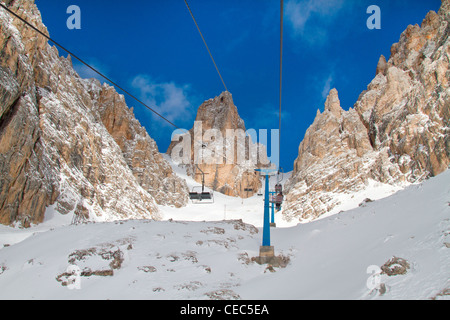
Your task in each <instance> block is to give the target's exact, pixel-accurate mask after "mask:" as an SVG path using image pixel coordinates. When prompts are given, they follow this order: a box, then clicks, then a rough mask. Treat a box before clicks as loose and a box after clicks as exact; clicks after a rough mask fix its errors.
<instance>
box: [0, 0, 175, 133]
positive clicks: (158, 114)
mask: <svg viewBox="0 0 450 320" xmlns="http://www.w3.org/2000/svg"><path fill="white" fill-rule="evenodd" d="M0 6H1V7H2V8H3V9H5V10H6V11H7V12H9V13H10V14H12V15H13V16H14V17H16V18H17V19H19V20H20V21H22V22H23V23H25V24H26V25H27V26H29V27H30V28H32V29H33V30H34V31H36V32H37V33H39V34H40V35H42V36H43V37H45V38H46V39H47V40H48V41H51V42H52V43H53V44H55V45H56V46H57V47H59V48H61V49H62V50H64V51H65V52H67V53H68V54H70V55H71V56H72V57H73V58H75V59H76V60H78V61H79V62H81V63H82V64H83V65H85V66H86V67H88V68H89V69H90V70H92V71H94V72H95V73H96V74H98V75H99V76H101V77H102V78H103V79H105V80H106V81H108V82H109V83H111V84H112V85H114V86H116V87H117V88H118V89H120V90H121V91H122V92H124V93H125V94H126V95H128V96H129V97H131V98H132V99H134V100H136V101H137V102H138V103H140V104H141V105H143V106H144V107H145V108H147V109H148V110H150V111H151V112H153V113H154V114H155V115H157V116H158V117H160V118H161V119H163V120H164V121H166V122H167V123H169V124H170V125H171V126H173V127H175V128H177V129H180V128H179V127H178V126H177V125H175V124H174V123H173V122H172V121H170V120H169V119H167V118H166V117H164V116H163V115H162V114H160V113H159V112H157V111H156V110H154V109H153V108H152V107H150V106H148V105H147V104H146V103H145V102H143V101H142V100H140V99H139V98H137V97H136V96H135V95H133V94H132V93H130V92H128V90H125V89H124V88H123V87H122V86H120V85H118V84H117V83H116V82H115V81H113V80H111V79H110V78H108V77H107V76H105V75H104V74H103V73H101V72H100V71H98V70H97V69H96V68H94V67H92V66H91V65H90V64H88V63H87V62H85V61H84V60H83V59H81V58H80V57H78V56H77V55H75V54H74V53H73V52H71V51H70V50H68V49H66V48H65V47H64V46H62V45H61V44H59V43H58V42H56V41H55V40H54V39H52V38H51V37H50V36H48V35H46V34H45V33H43V32H42V31H41V30H39V29H38V28H36V27H35V26H33V25H32V24H31V23H29V22H28V21H26V20H25V19H23V18H22V17H21V16H19V15H17V14H16V13H15V12H14V11H12V10H10V9H9V8H8V7H6V6H5V5H3V4H2V3H0Z"/></svg>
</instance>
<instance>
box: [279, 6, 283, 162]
mask: <svg viewBox="0 0 450 320" xmlns="http://www.w3.org/2000/svg"><path fill="white" fill-rule="evenodd" d="M280 13H281V17H280V101H279V102H280V110H279V120H278V121H279V123H278V125H279V129H278V130H279V131H278V139H279V144H278V147H279V149H280V150H281V116H282V113H281V112H282V98H283V16H284V1H283V0H281V6H280ZM278 161H279V165H278V169H279V170H280V167H281V151H280V156H279V159H278Z"/></svg>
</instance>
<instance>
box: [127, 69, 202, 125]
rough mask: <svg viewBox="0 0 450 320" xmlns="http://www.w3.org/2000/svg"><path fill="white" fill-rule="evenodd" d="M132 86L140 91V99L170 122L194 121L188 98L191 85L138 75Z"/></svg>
mask: <svg viewBox="0 0 450 320" xmlns="http://www.w3.org/2000/svg"><path fill="white" fill-rule="evenodd" d="M132 86H133V87H135V88H136V89H138V90H139V97H140V99H142V100H143V101H144V102H145V103H146V104H147V105H148V106H149V107H151V108H152V109H154V110H155V111H156V112H158V113H159V114H161V115H162V116H164V117H165V118H166V119H168V120H169V121H171V122H177V121H179V122H182V123H186V121H191V120H192V119H191V118H192V116H193V108H192V104H191V103H190V102H189V98H188V92H189V89H190V86H189V85H181V86H180V85H177V84H176V83H174V82H157V81H154V80H153V79H152V78H151V77H150V76H148V75H138V76H136V77H135V78H134V79H133V81H132ZM155 116H156V115H155ZM158 119H161V118H159V117H158ZM161 120H162V119H161Z"/></svg>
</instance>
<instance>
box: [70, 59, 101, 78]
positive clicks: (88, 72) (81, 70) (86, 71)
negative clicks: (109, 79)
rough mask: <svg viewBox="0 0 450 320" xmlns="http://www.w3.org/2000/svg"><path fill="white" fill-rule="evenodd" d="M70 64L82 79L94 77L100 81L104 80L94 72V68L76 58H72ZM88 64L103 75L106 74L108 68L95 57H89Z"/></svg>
mask: <svg viewBox="0 0 450 320" xmlns="http://www.w3.org/2000/svg"><path fill="white" fill-rule="evenodd" d="M72 64H73V68H74V69H75V71H76V72H77V73H78V75H79V76H80V77H81V78H82V79H90V78H95V79H97V80H99V81H100V82H102V83H103V82H105V81H106V80H105V79H104V78H103V77H102V76H100V75H99V74H98V73H96V72H95V71H94V70H92V69H91V68H89V67H88V66H86V65H85V64H83V63H81V62H80V61H78V60H76V59H75V58H72ZM88 64H89V65H90V66H92V67H93V68H94V69H96V70H97V71H99V72H101V73H103V74H104V75H107V74H108V71H109V68H108V67H107V66H105V65H103V64H101V63H100V62H98V61H97V60H96V59H93V58H91V59H89V60H88Z"/></svg>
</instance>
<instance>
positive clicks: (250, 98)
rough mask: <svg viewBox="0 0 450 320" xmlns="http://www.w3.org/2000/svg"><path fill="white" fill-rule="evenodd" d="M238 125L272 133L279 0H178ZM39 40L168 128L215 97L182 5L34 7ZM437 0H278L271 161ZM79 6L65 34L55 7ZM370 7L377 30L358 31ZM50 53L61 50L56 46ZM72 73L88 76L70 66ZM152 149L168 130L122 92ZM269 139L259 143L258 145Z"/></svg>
mask: <svg viewBox="0 0 450 320" xmlns="http://www.w3.org/2000/svg"><path fill="white" fill-rule="evenodd" d="M188 2H189V5H190V7H191V9H192V11H193V13H194V15H195V17H196V19H197V22H198V23H199V25H200V28H201V29H202V32H203V35H204V37H205V39H206V41H207V43H208V45H209V47H210V49H211V51H212V54H213V56H214V59H215V60H216V63H217V65H218V67H219V69H220V71H221V73H222V76H223V78H224V81H225V83H226V85H227V87H228V89H229V91H230V92H231V93H232V95H233V99H234V103H235V105H236V106H237V107H238V111H239V114H240V115H241V117H242V118H243V119H244V121H245V124H246V127H247V129H250V128H253V129H256V130H258V129H277V128H278V99H279V91H278V86H279V19H280V17H279V7H280V5H279V1H278V0H227V1H225V0H190V1H188ZM36 3H37V5H38V8H39V9H40V11H41V13H42V16H43V20H44V23H45V25H46V26H47V28H48V29H49V32H50V35H51V37H53V38H54V39H55V40H56V41H58V42H59V43H61V44H62V45H64V46H65V47H66V48H68V49H69V50H71V51H73V52H74V53H75V54H77V55H78V56H79V57H81V58H82V59H84V60H85V61H87V62H88V63H90V64H92V65H93V66H94V67H96V68H97V69H99V70H100V71H101V72H103V73H105V74H106V75H107V76H108V77H110V78H111V79H112V80H114V81H115V82H117V83H118V84H120V85H121V86H122V87H124V88H126V89H127V90H129V91H130V92H132V93H133V94H135V95H136V96H138V97H139V98H142V99H143V100H144V101H145V102H146V103H148V104H149V105H150V106H152V107H154V108H155V109H156V110H157V111H159V112H161V113H162V114H163V115H164V116H165V117H167V118H168V119H169V120H171V121H172V122H174V123H175V124H176V125H177V126H178V127H181V128H186V129H190V128H191V127H192V125H193V121H194V119H195V115H196V112H197V108H198V107H199V106H200V104H201V103H202V102H203V101H205V100H207V99H210V98H213V97H215V96H218V95H219V94H220V93H221V92H222V91H224V88H223V85H222V83H221V81H220V78H219V77H218V75H217V73H216V71H215V69H214V66H213V64H212V62H211V60H210V58H209V56H208V53H207V51H206V49H205V47H204V45H203V42H202V40H201V38H200V36H199V34H198V32H197V29H196V28H195V25H194V23H193V21H192V19H191V17H190V15H189V12H188V10H187V8H186V6H185V4H184V1H183V0H164V1H162V0H160V1H153V0H152V1H150V0H149V1H142V0H140V1H138V0H128V1H126V2H124V1H119V0H109V1H87V0H58V1H56V0H36ZM440 3H441V1H440V0H427V1H424V0H409V1H407V0H370V1H366V0H357V1H356V0H355V1H350V0H285V24H284V31H285V32H284V58H283V59H284V61H283V63H284V70H283V74H284V77H283V112H282V119H283V121H282V133H281V134H282V138H283V141H282V145H281V166H282V167H283V168H284V170H285V171H290V170H292V168H293V162H294V160H295V158H296V157H297V155H298V147H299V144H300V142H301V141H302V139H303V137H304V134H305V132H306V130H307V129H308V127H309V126H310V125H311V124H312V122H313V121H314V118H315V115H316V112H317V110H318V109H320V110H321V111H323V108H324V107H323V105H324V102H325V99H326V96H327V94H328V92H329V90H330V89H332V88H337V90H338V91H339V96H340V99H341V104H342V107H343V108H344V109H346V110H348V109H349V108H350V107H352V106H353V105H354V103H355V102H356V100H357V99H358V96H359V95H360V93H361V92H362V91H363V90H365V89H366V87H367V85H368V84H369V83H370V81H371V80H372V79H373V78H374V76H375V70H376V65H377V62H378V59H379V57H380V55H381V54H383V55H385V56H386V58H389V56H390V47H391V45H392V44H393V43H395V42H397V41H398V40H399V37H400V34H401V33H402V32H403V31H404V30H405V29H406V27H407V26H408V25H409V24H416V23H418V24H420V23H421V22H422V20H423V19H424V18H425V15H426V13H427V12H428V11H430V10H434V11H437V10H438V9H439V7H440ZM70 5H78V6H79V7H80V9H81V30H69V29H68V28H67V26H66V21H67V19H68V18H69V16H70V14H67V13H66V11H67V8H68V7H69V6H70ZM370 5H378V6H379V7H380V9H381V29H380V30H369V29H368V28H367V26H366V21H367V19H368V18H369V16H370V15H369V14H367V13H366V10H367V8H368V7H369V6H370ZM60 54H62V55H66V54H65V53H64V52H62V51H60ZM74 66H75V69H76V70H77V71H78V73H79V74H80V75H81V76H82V77H93V76H94V74H93V73H92V72H91V71H89V70H87V69H86V68H85V67H84V66H82V65H81V64H79V63H77V62H76V60H74ZM126 99H127V102H128V105H129V106H130V107H134V110H135V114H136V117H137V118H138V119H139V121H140V122H141V124H142V125H144V126H145V127H146V129H147V131H148V132H149V134H150V136H152V137H153V138H154V139H155V140H156V142H157V143H158V147H159V149H160V151H161V152H165V151H166V149H167V147H168V145H169V144H170V137H171V133H172V131H173V129H174V128H173V127H171V126H170V125H168V124H167V123H165V122H164V121H162V120H161V119H158V118H156V117H155V116H154V115H153V114H152V113H151V112H150V111H149V110H147V109H145V108H144V107H142V106H140V105H139V104H138V103H136V102H135V101H134V100H132V99H130V98H128V97H126ZM269 140H270V139H269Z"/></svg>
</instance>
